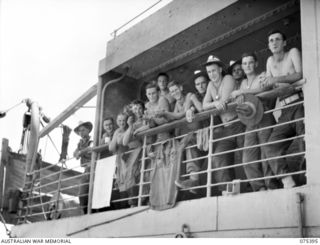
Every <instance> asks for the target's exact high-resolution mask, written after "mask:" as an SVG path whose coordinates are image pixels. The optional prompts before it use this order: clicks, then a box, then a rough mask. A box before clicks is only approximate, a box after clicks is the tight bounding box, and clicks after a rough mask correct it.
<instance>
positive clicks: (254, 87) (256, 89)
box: [230, 78, 264, 98]
mask: <svg viewBox="0 0 320 245" xmlns="http://www.w3.org/2000/svg"><path fill="white" fill-rule="evenodd" d="M245 82H247V79H245V80H243V81H242V83H241V86H240V89H239V90H234V91H232V92H231V95H230V96H231V98H236V97H238V96H240V95H242V94H259V93H261V92H263V91H264V89H263V88H261V87H260V82H259V80H258V79H257V78H256V79H254V81H253V82H252V84H251V87H250V88H249V89H248V88H246V84H245Z"/></svg>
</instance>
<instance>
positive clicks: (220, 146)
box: [203, 55, 244, 192]
mask: <svg viewBox="0 0 320 245" xmlns="http://www.w3.org/2000/svg"><path fill="white" fill-rule="evenodd" d="M223 66H224V65H223V63H222V62H221V61H220V59H219V58H217V57H215V56H213V55H210V56H209V57H208V60H207V63H206V64H205V67H206V70H207V73H208V76H209V78H210V82H209V84H208V88H207V92H206V95H205V97H204V100H203V108H204V109H213V108H216V109H218V110H219V111H220V118H221V121H222V123H224V124H225V125H224V128H223V129H222V131H221V133H220V135H219V138H220V137H221V138H224V137H228V136H232V135H236V134H239V133H242V132H243V131H244V126H243V124H242V123H241V122H235V123H231V122H230V121H232V120H235V119H236V118H237V114H236V112H229V111H226V101H227V100H228V99H229V97H230V94H231V92H232V91H233V90H234V89H235V81H234V79H233V77H232V76H231V75H224V71H223ZM228 122H230V123H228ZM214 136H215V135H214ZM242 147H243V136H235V137H230V138H227V139H224V140H221V141H218V142H217V144H216V148H215V151H214V153H215V154H216V153H220V152H224V151H230V150H233V149H236V148H242ZM240 155H241V154H240ZM241 158H242V157H240V159H241ZM234 162H235V154H234V152H231V153H225V154H218V155H216V156H214V157H213V161H212V166H213V168H214V169H215V168H221V167H226V166H229V165H233V164H234ZM213 176H214V178H215V181H216V182H217V183H220V182H228V181H232V180H233V179H234V177H235V173H234V169H232V168H228V169H223V170H217V171H214V172H213ZM225 189H226V188H225V185H219V191H220V192H222V191H224V190H225Z"/></svg>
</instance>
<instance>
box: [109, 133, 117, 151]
mask: <svg viewBox="0 0 320 245" xmlns="http://www.w3.org/2000/svg"><path fill="white" fill-rule="evenodd" d="M118 132H119V130H118V129H117V130H116V131H115V132H114V134H113V137H112V140H111V142H110V144H109V151H112V152H116V151H117V138H118Z"/></svg>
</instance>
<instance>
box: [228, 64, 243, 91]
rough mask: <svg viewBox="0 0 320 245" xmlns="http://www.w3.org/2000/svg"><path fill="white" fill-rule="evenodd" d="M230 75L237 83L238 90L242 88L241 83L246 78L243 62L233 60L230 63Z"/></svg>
mask: <svg viewBox="0 0 320 245" xmlns="http://www.w3.org/2000/svg"><path fill="white" fill-rule="evenodd" d="M228 74H230V75H231V76H232V77H233V79H234V80H235V81H236V89H239V88H240V85H241V82H242V80H243V79H244V77H245V74H244V72H243V69H242V67H241V60H236V61H234V60H231V61H230V62H229V67H228Z"/></svg>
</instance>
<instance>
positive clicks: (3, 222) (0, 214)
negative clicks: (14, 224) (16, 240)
mask: <svg viewBox="0 0 320 245" xmlns="http://www.w3.org/2000/svg"><path fill="white" fill-rule="evenodd" d="M0 219H1V222H2V224H3V225H4V228H5V229H6V233H7V235H8V237H11V231H10V230H9V229H8V227H7V226H6V221H5V219H4V217H3V215H2V211H0Z"/></svg>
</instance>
